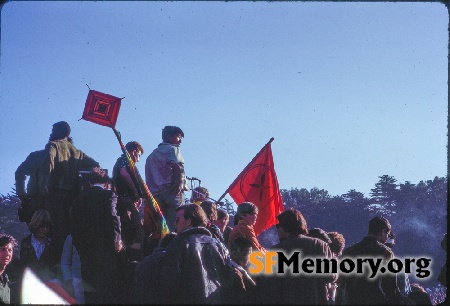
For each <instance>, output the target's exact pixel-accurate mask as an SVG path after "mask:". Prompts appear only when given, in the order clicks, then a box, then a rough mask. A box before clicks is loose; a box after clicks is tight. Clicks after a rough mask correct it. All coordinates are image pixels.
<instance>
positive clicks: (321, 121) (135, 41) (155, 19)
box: [0, 1, 448, 199]
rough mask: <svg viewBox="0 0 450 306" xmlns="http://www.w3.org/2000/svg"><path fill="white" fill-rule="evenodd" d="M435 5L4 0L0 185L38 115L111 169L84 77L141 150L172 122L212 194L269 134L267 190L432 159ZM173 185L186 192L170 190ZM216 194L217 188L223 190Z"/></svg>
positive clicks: (437, 51)
mask: <svg viewBox="0 0 450 306" xmlns="http://www.w3.org/2000/svg"><path fill="white" fill-rule="evenodd" d="M447 28H448V10H447V8H446V7H445V6H444V5H443V4H441V3H431V2H424V3H420V2H414V3H399V2H392V3H390V2H378V3H364V2H361V3H354V2H342V3H339V2H318V3H316V2H283V3H279V2H158V1H155V2H153V1H152V2H144V1H136V2H108V1H97V2H90V1H73V2H63V1H38V2H29V1H10V2H8V3H6V4H5V5H4V6H3V7H2V9H1V46H0V48H1V57H0V84H1V85H0V141H1V143H2V146H0V156H1V159H0V193H3V194H6V193H8V192H10V191H11V187H13V186H14V172H15V170H16V168H17V167H18V166H19V165H20V163H21V162H22V161H23V160H24V159H25V158H26V157H27V155H28V154H29V153H30V152H32V151H35V150H40V149H43V148H44V146H45V144H46V142H47V140H48V136H49V134H50V131H51V126H52V124H53V123H55V122H57V121H61V120H65V121H67V122H69V124H70V125H71V127H72V135H71V136H73V138H74V142H75V145H76V146H77V148H79V149H81V150H82V151H84V152H85V153H86V154H88V155H90V156H91V157H93V158H95V159H96V160H97V161H99V162H100V164H101V166H102V167H104V168H108V169H110V170H111V169H112V167H113V165H114V163H115V161H116V159H117V158H118V156H119V155H120V154H121V150H120V147H119V144H118V142H117V140H116V138H115V136H114V133H113V132H112V130H111V129H110V128H107V127H103V126H99V125H95V124H93V123H91V122H87V121H84V120H81V121H78V119H80V118H81V116H82V113H83V109H84V104H85V101H86V97H87V94H88V90H89V89H88V87H87V86H86V84H87V85H89V87H90V88H91V89H94V90H97V91H100V92H104V93H108V94H111V95H114V96H117V97H125V98H124V99H123V100H122V106H121V110H120V114H119V118H118V121H117V125H116V128H117V129H118V130H119V131H120V132H121V133H122V137H123V140H124V142H127V141H130V140H136V141H139V142H140V143H141V144H142V146H143V147H144V151H145V152H144V155H143V157H144V158H142V159H141V162H140V163H138V164H137V166H138V169H139V171H140V173H141V174H142V175H144V164H145V158H146V157H147V156H148V154H150V153H151V151H152V150H153V149H154V148H155V147H156V146H157V145H158V143H160V141H161V129H162V128H163V127H164V126H165V125H177V126H180V127H181V128H182V129H183V130H184V132H185V139H184V140H183V143H182V147H181V150H182V154H183V156H184V159H185V161H186V174H187V175H188V176H190V177H192V176H194V177H198V178H200V179H201V180H202V186H205V187H207V188H208V189H209V190H210V192H211V197H212V198H216V199H217V198H219V197H220V196H221V195H222V193H223V192H224V191H225V190H226V189H227V187H228V186H229V184H230V183H231V182H232V181H233V180H234V179H235V178H236V176H237V175H238V174H239V173H240V171H242V170H243V168H244V167H245V166H246V165H247V163H248V162H250V160H251V159H252V158H253V157H254V155H255V154H256V153H257V152H258V151H259V150H260V149H261V148H262V147H263V146H264V144H265V143H267V142H268V141H269V139H270V138H271V137H274V138H275V140H274V141H273V142H272V151H273V157H274V163H275V170H276V173H277V175H278V181H279V185H280V187H281V188H283V189H290V188H292V187H298V188H308V189H310V188H313V187H317V188H320V189H325V190H328V192H329V193H330V195H338V194H344V193H346V192H347V191H349V190H350V189H356V190H357V191H360V192H363V193H364V194H365V195H366V196H369V193H370V189H371V188H374V185H375V183H376V182H377V181H378V177H379V176H381V175H384V174H388V175H392V176H394V177H395V178H396V179H397V180H398V183H403V182H405V181H411V182H413V183H418V182H419V181H420V180H428V179H433V178H434V177H435V176H440V177H441V176H445V175H446V173H447V148H446V145H447V122H448V119H447V116H448V109H447V104H448V93H447V92H448V86H447V81H448V69H447V67H448V66H447V65H448V61H447V56H448V32H447ZM186 196H187V197H189V196H190V193H186ZM227 198H228V199H230V198H229V196H228V197H227Z"/></svg>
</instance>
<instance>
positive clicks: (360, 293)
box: [336, 236, 401, 305]
mask: <svg viewBox="0 0 450 306" xmlns="http://www.w3.org/2000/svg"><path fill="white" fill-rule="evenodd" d="M345 257H349V258H383V259H384V262H383V263H382V265H383V266H386V265H387V261H389V260H391V259H393V258H394V253H392V250H391V249H390V248H388V247H387V246H385V245H384V244H382V243H380V242H378V241H377V239H376V238H375V237H370V236H366V237H364V239H363V240H362V241H360V242H358V243H356V244H354V245H352V246H350V247H349V248H347V249H345V250H344V252H343V254H342V258H345ZM400 302H401V296H400V292H399V289H398V287H397V278H396V276H395V274H389V273H386V274H382V275H379V276H377V277H376V278H375V279H369V278H368V276H367V275H364V276H362V275H346V274H341V275H340V277H339V282H338V291H337V294H336V304H341V305H398V304H400Z"/></svg>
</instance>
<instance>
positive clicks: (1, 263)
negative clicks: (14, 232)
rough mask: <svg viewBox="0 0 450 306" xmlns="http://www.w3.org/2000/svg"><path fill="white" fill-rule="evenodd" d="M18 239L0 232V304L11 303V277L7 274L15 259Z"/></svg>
mask: <svg viewBox="0 0 450 306" xmlns="http://www.w3.org/2000/svg"><path fill="white" fill-rule="evenodd" d="M16 245H17V240H16V239H14V237H13V236H10V235H7V234H0V304H10V302H11V290H10V288H9V284H8V283H9V278H8V275H6V272H5V270H6V267H7V266H8V265H9V263H10V262H11V260H12V259H13V253H14V247H15V246H16Z"/></svg>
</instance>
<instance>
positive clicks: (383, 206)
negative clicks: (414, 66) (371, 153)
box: [0, 175, 448, 285]
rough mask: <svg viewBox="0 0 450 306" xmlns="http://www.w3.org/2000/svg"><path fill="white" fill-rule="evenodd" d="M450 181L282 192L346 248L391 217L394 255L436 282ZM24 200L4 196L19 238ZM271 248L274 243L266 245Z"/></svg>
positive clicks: (6, 221) (5, 225) (4, 217)
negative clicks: (420, 262) (427, 263)
mask: <svg viewBox="0 0 450 306" xmlns="http://www.w3.org/2000/svg"><path fill="white" fill-rule="evenodd" d="M447 190H448V179H447V178H446V177H437V176H436V177H435V178H434V179H433V180H427V181H420V182H418V183H417V184H413V183H411V182H410V181H406V182H405V183H397V180H396V179H395V178H394V177H393V176H389V175H382V176H380V177H379V181H378V182H377V183H376V184H375V186H374V188H373V189H371V193H370V196H368V197H367V196H365V195H364V194H363V193H361V192H358V191H356V190H355V189H351V190H350V191H348V192H347V193H345V194H343V195H336V196H331V195H330V194H329V193H328V191H327V190H325V189H319V188H317V187H314V188H312V189H310V190H308V189H306V188H300V189H299V188H291V189H290V190H287V189H281V190H280V192H281V196H282V198H283V202H284V206H285V208H287V207H294V208H297V209H299V210H300V211H301V212H302V213H303V215H304V216H305V218H306V220H307V222H308V227H309V228H315V227H319V228H322V229H323V230H325V231H327V232H331V231H337V232H340V233H342V234H343V235H344V237H345V239H346V246H350V245H351V244H353V243H356V242H358V241H360V240H361V239H362V237H363V236H364V235H365V234H366V233H367V226H368V222H369V220H370V219H371V218H372V217H374V216H376V215H384V216H386V217H387V218H388V219H389V221H390V222H391V224H392V228H393V230H394V233H395V236H396V245H395V247H394V253H395V254H396V255H397V256H412V255H414V256H418V255H427V256H431V257H432V258H433V261H434V263H433V265H432V270H433V275H434V276H435V277H431V278H430V279H429V280H428V283H429V285H434V284H436V283H437V282H436V280H435V278H436V277H437V275H438V273H439V269H440V267H441V265H442V264H443V263H444V261H445V259H446V253H445V252H444V251H443V250H442V249H441V247H440V242H441V240H442V237H443V235H444V233H446V232H447V223H448V204H447ZM224 204H225V205H224V206H225V208H226V209H227V210H228V211H229V213H230V215H233V214H234V209H233V208H232V205H231V204H232V203H230V202H229V201H227V202H226V203H224ZM19 205H20V200H19V198H18V197H17V196H16V195H15V192H14V190H13V193H12V194H7V195H0V232H8V233H10V234H12V235H17V236H18V237H17V238H22V237H21V236H22V235H24V234H27V228H26V226H25V225H24V224H22V223H20V222H19V220H18V218H17V208H18V207H19ZM267 232H268V233H263V235H262V237H261V239H263V240H266V241H269V240H271V241H273V240H274V239H277V238H276V237H275V236H276V232H274V231H273V230H272V232H270V231H267ZM267 244H270V243H267ZM421 282H422V283H423V280H421Z"/></svg>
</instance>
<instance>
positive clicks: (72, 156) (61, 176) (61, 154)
mask: <svg viewBox="0 0 450 306" xmlns="http://www.w3.org/2000/svg"><path fill="white" fill-rule="evenodd" d="M70 132H71V129H70V125H69V124H68V123H67V122H66V121H59V122H56V123H55V124H53V128H52V132H51V134H50V137H49V142H48V143H47V145H46V146H45V153H44V158H43V162H42V165H41V176H40V182H39V192H40V194H41V195H43V196H44V198H45V201H44V202H45V209H46V210H48V211H49V212H50V216H51V218H52V220H53V222H54V227H53V231H52V233H51V236H52V238H53V242H54V245H55V249H56V252H57V254H59V255H61V253H62V249H63V246H64V241H65V238H66V236H67V235H68V234H69V211H70V207H71V206H72V202H73V200H74V198H75V197H76V196H77V195H78V193H79V190H78V189H79V188H78V187H79V184H78V171H80V170H92V169H93V168H94V167H99V166H100V165H99V163H98V162H97V161H95V160H94V159H92V158H91V157H89V156H87V155H86V154H85V153H84V152H82V151H81V150H78V149H77V148H76V147H75V146H74V145H73V141H72V138H71V137H70Z"/></svg>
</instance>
